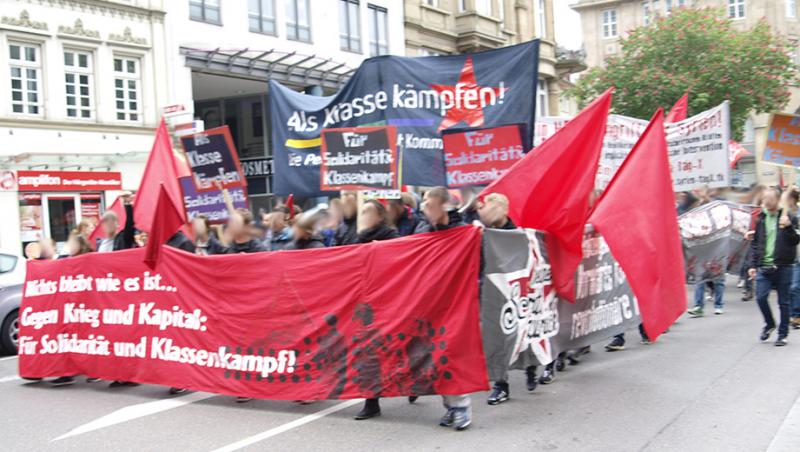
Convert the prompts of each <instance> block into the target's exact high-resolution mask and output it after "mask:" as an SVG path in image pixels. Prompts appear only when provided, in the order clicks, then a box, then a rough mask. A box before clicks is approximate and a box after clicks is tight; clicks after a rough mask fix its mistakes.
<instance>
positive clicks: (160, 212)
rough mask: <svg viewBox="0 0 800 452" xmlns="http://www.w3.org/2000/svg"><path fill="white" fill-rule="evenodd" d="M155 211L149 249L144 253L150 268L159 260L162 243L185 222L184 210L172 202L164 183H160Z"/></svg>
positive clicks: (148, 238)
mask: <svg viewBox="0 0 800 452" xmlns="http://www.w3.org/2000/svg"><path fill="white" fill-rule="evenodd" d="M153 213H154V215H153V223H152V224H150V225H149V226H150V234H149V235H148V237H147V250H146V251H145V255H144V262H145V264H147V265H149V266H150V268H154V267H155V266H156V262H158V257H159V256H160V255H161V245H163V244H164V243H166V241H167V240H169V238H170V237H172V235H173V234H175V232H176V231H177V230H178V229H179V228H180V227H181V226H183V223H184V218H183V216H182V215H183V214H182V212H181V211H180V210H179V209H178V208H177V207H176V206H175V204H174V203H173V202H172V199H171V198H170V195H169V193H168V192H167V189H166V186H165V185H164V184H163V183H161V184H159V185H158V198H157V201H156V205H155V209H154V212H153Z"/></svg>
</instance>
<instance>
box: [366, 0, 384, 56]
mask: <svg viewBox="0 0 800 452" xmlns="http://www.w3.org/2000/svg"><path fill="white" fill-rule="evenodd" d="M386 16H387V14H386V9H385V8H381V7H378V6H375V5H369V55H370V56H378V55H386V54H387V53H389V42H388V40H387V37H386V28H387V23H386Z"/></svg>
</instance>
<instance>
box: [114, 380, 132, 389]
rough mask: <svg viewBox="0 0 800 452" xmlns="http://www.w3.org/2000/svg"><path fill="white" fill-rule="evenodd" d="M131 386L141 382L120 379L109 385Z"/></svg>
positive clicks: (115, 386)
mask: <svg viewBox="0 0 800 452" xmlns="http://www.w3.org/2000/svg"><path fill="white" fill-rule="evenodd" d="M129 386H139V383H134V382H132V381H119V380H115V381H112V382H111V384H109V385H108V387H109V388H124V387H129Z"/></svg>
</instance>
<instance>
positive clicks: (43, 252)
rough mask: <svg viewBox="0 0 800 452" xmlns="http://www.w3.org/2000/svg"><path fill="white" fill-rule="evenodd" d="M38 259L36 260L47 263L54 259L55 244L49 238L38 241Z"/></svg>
mask: <svg viewBox="0 0 800 452" xmlns="http://www.w3.org/2000/svg"><path fill="white" fill-rule="evenodd" d="M39 249H40V252H39V257H38V258H37V260H40V261H49V260H53V259H55V258H56V257H57V256H56V242H55V240H53V239H51V238H50V237H42V238H41V239H39Z"/></svg>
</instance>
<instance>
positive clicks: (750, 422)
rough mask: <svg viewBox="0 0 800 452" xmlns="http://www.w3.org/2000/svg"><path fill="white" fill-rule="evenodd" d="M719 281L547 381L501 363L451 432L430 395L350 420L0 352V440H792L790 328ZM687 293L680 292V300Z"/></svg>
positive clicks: (688, 447)
mask: <svg viewBox="0 0 800 452" xmlns="http://www.w3.org/2000/svg"><path fill="white" fill-rule="evenodd" d="M731 281H732V280H731V279H730V278H729V284H728V289H727V291H726V297H725V299H726V301H727V305H726V312H725V314H724V315H721V316H715V315H713V314H708V312H711V309H710V308H711V306H707V309H706V312H707V314H706V316H705V317H702V318H689V317H688V316H683V317H682V318H681V319H680V320H679V321H678V323H677V324H675V325H674V326H673V327H672V328H671V330H670V332H669V333H667V334H665V335H664V336H662V337H661V338H660V340H659V341H658V343H657V344H654V345H650V346H644V345H641V344H640V343H639V340H638V339H639V338H638V334H636V332H635V331H632V332H630V333H629V334H628V335H627V340H628V342H627V344H626V350H624V351H621V352H615V353H608V352H605V351H604V350H603V347H602V345H603V344H597V345H595V346H594V347H593V348H592V353H590V354H589V355H586V356H584V357H583V358H582V362H581V363H580V364H579V365H577V366H570V367H568V368H567V370H566V371H564V372H562V373H559V375H558V379H557V380H556V382H555V383H554V384H551V385H548V386H543V385H540V386H539V387H538V388H537V389H536V391H535V392H533V393H527V392H526V391H525V390H524V379H523V373H522V372H512V378H511V400H509V401H508V402H506V403H504V404H502V405H499V406H488V405H487V404H486V402H485V400H486V394H485V393H479V394H474V395H473V407H474V421H473V425H472V426H471V427H470V429H468V430H467V431H465V432H455V431H453V430H452V429H445V428H442V427H439V426H438V425H437V422H438V419H439V417H440V416H441V414H442V412H443V410H442V407H441V403H440V399H439V398H438V397H433V396H429V397H422V398H421V399H420V400H418V401H417V402H416V403H415V404H413V405H411V404H408V403H407V401H406V400H404V399H393V400H383V401H382V408H383V415H382V416H381V417H380V418H377V419H373V420H368V421H360V422H357V421H354V420H353V419H352V416H353V415H354V414H355V413H356V412H357V411H358V409H359V407H360V401H326V402H318V403H314V404H310V405H299V404H296V403H292V402H283V401H268V400H256V401H252V402H250V403H246V404H237V403H236V402H235V400H234V399H233V398H231V397H226V396H214V395H211V394H205V393H189V394H184V395H180V396H169V395H168V394H167V388H163V387H156V386H139V387H132V388H120V389H109V388H108V385H107V383H104V382H98V383H85V382H84V380H83V379H80V381H79V382H78V383H77V384H75V385H73V386H67V387H61V388H54V387H50V386H49V385H48V384H47V383H42V382H40V383H35V382H24V381H23V380H20V379H18V378H17V377H16V366H17V359H16V358H15V357H2V358H0V412H2V413H3V415H4V416H3V417H4V421H3V431H4V432H5V434H4V435H3V440H2V449H3V450H8V451H27V450H62V451H63V450H76V451H78V450H79V451H101V450H131V451H141V450H170V451H183V450H239V449H243V450H270V451H283V450H287V451H289V450H292V451H296V450H326V451H339V450H341V451H363V450H373V449H380V450H481V449H484V450H488V449H492V450H569V451H582V450H615V451H637V450H647V451H663V450H681V451H693V450H696V451H763V450H770V451H771V452H775V451H784V450H797V448H796V447H791V444H792V443H794V444H796V443H797V441H798V440H800V438H799V437H798V435H799V434H800V400H798V395H800V378H798V375H800V339H796V338H798V337H800V336H798V335H797V334H796V333H795V335H794V337H792V335H790V337H789V341H790V344H789V346H788V347H783V348H778V347H774V346H773V342H772V341H773V340H774V338H775V336H774V335H773V337H772V338H771V339H772V340H771V341H769V342H766V343H760V342H759V341H758V340H757V336H758V333H759V329H760V327H761V321H760V315H759V313H758V310H757V308H756V306H755V304H754V302H741V301H739V298H740V295H739V294H740V292H739V289H735V288H733V283H732V282H731ZM691 295H692V294H691V292H690V293H689V298H690V299H691Z"/></svg>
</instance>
